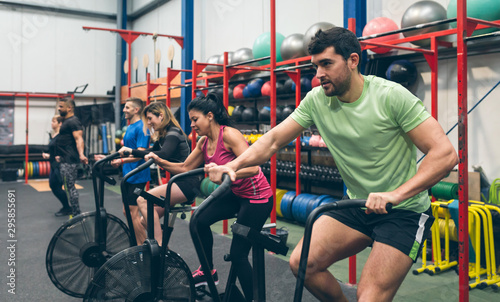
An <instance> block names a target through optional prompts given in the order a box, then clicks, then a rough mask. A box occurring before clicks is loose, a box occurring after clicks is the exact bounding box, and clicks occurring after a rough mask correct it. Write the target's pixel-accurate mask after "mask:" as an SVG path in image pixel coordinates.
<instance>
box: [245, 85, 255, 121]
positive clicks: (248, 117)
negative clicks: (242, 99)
mask: <svg viewBox="0 0 500 302" xmlns="http://www.w3.org/2000/svg"><path fill="white" fill-rule="evenodd" d="M247 87H248V86H247ZM258 114H259V113H258V112H257V109H255V108H253V107H248V108H245V110H243V112H242V113H241V120H242V121H243V122H253V121H256V120H257V116H258Z"/></svg>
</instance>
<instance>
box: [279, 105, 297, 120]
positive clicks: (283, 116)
mask: <svg viewBox="0 0 500 302" xmlns="http://www.w3.org/2000/svg"><path fill="white" fill-rule="evenodd" d="M294 110H295V106H294V105H286V106H285V108H283V111H282V112H281V119H282V120H285V119H286V118H287V117H288V116H289V115H290V114H292V112H293V111H294Z"/></svg>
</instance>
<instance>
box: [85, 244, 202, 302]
mask: <svg viewBox="0 0 500 302" xmlns="http://www.w3.org/2000/svg"><path fill="white" fill-rule="evenodd" d="M164 272H165V275H164V279H163V292H162V294H161V297H160V299H161V301H164V302H168V301H193V302H194V301H195V288H194V284H193V282H192V281H193V277H192V275H191V271H190V270H189V267H188V266H187V265H186V263H185V262H184V260H182V258H181V257H180V256H179V255H178V254H176V253H175V252H172V251H170V250H168V251H167V252H166V254H165V267H164ZM84 301H89V302H90V301H92V302H94V301H130V302H132V301H133V302H145V301H158V300H155V297H153V294H152V289H151V254H150V252H149V249H148V247H146V246H136V247H132V248H130V249H126V250H124V251H122V252H120V253H119V254H117V255H116V256H115V257H113V258H111V259H110V260H109V261H108V262H106V263H105V264H104V265H103V266H102V267H101V268H100V269H99V271H98V272H97V273H96V274H95V276H94V278H93V279H92V282H91V283H90V284H89V287H88V288H87V292H86V293H85V298H84Z"/></svg>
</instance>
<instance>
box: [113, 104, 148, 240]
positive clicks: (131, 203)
mask: <svg viewBox="0 0 500 302" xmlns="http://www.w3.org/2000/svg"><path fill="white" fill-rule="evenodd" d="M143 108H144V105H143V102H142V100H141V99H139V98H134V97H132V98H128V99H127V100H126V101H125V107H124V108H123V113H124V114H125V118H126V119H127V120H128V121H129V126H128V127H127V131H126V133H125V136H124V137H123V145H124V146H125V147H129V148H132V149H139V150H146V149H147V148H148V147H149V132H148V131H147V130H146V132H145V128H144V124H143V122H142V120H141V114H142V109H143ZM143 163H144V159H140V160H139V159H137V158H133V157H124V158H119V159H115V160H113V161H112V162H111V165H112V166H113V167H119V166H120V165H122V166H123V170H122V171H123V176H125V175H127V174H128V173H129V172H130V171H132V170H133V169H135V168H137V167H138V166H139V165H141V164H143ZM150 180H151V174H150V170H149V168H147V169H144V170H143V171H141V172H139V173H137V174H135V175H133V176H131V177H130V178H129V179H128V180H127V182H126V183H125V190H124V192H122V194H123V196H124V198H123V200H124V201H125V202H126V203H127V205H128V207H129V209H130V215H131V216H132V223H133V225H134V232H135V233H136V238H144V236H145V235H142V236H138V234H137V232H141V231H142V232H144V227H142V225H141V216H140V214H139V209H138V207H137V195H135V194H134V190H135V189H136V188H140V189H144V186H145V185H146V183H147V182H148V181H150ZM124 206H126V205H124ZM123 213H124V215H125V208H124V209H123ZM137 243H138V244H142V242H137Z"/></svg>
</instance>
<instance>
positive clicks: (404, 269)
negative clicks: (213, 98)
mask: <svg viewBox="0 0 500 302" xmlns="http://www.w3.org/2000/svg"><path fill="white" fill-rule="evenodd" d="M309 52H310V53H311V55H312V57H311V62H312V64H313V66H314V67H315V68H316V77H317V78H318V79H319V80H320V82H321V86H320V87H316V88H315V89H313V90H312V91H311V92H309V93H308V94H307V96H306V97H305V98H304V100H303V101H302V102H301V104H300V105H299V106H298V108H297V109H296V110H295V111H294V112H293V113H292V114H291V116H289V117H288V118H287V119H286V120H285V121H283V122H282V123H281V124H279V125H278V126H277V127H275V128H273V129H272V130H271V131H269V132H268V133H266V134H265V135H264V136H262V137H261V138H259V140H258V141H257V142H255V143H254V144H253V145H252V146H251V147H250V148H249V149H248V150H247V151H245V152H244V153H243V154H241V155H240V156H239V157H238V158H237V159H235V160H234V161H232V162H231V163H228V164H227V165H225V166H222V167H215V166H208V167H207V168H206V170H207V171H209V172H210V178H211V179H212V180H213V181H219V180H220V177H221V173H229V175H230V176H231V178H232V179H234V177H235V172H234V171H237V170H239V169H242V168H244V167H248V166H254V165H260V164H262V163H264V162H265V161H266V160H267V159H269V158H270V157H271V156H272V155H273V154H274V153H275V152H276V151H278V150H279V149H280V148H282V147H284V146H285V145H287V144H288V143H289V142H290V141H292V140H293V139H294V138H295V137H297V136H299V135H300V134H301V132H302V131H303V130H304V129H307V128H308V127H310V126H311V125H313V124H314V125H316V127H317V128H318V130H319V133H320V134H321V136H322V137H323V140H324V141H325V143H326V145H327V147H328V149H329V151H330V152H331V153H332V156H333V158H334V160H335V163H336V164H337V167H338V169H339V172H340V174H341V176H342V178H343V180H344V182H345V184H346V186H347V194H348V196H349V198H357V199H366V200H367V201H366V209H358V208H356V209H346V210H340V211H332V212H329V213H327V214H326V215H322V216H321V217H320V218H318V220H317V221H316V222H315V223H314V228H313V233H312V241H311V249H310V254H309V259H308V266H307V275H306V280H305V285H306V287H307V289H308V290H309V291H310V292H311V293H312V294H313V295H314V296H316V298H318V299H319V300H321V301H346V298H345V296H344V295H343V293H342V290H341V289H340V286H339V284H338V282H337V280H336V279H335V277H334V276H333V275H332V274H331V273H330V272H329V271H328V270H327V269H328V267H329V266H330V265H331V264H333V263H335V262H337V261H339V260H342V259H345V258H347V257H349V256H352V255H355V254H356V253H358V252H360V251H362V250H363V249H365V248H366V247H368V246H371V247H372V250H371V253H370V256H369V258H368V260H367V262H366V264H365V266H364V268H363V272H362V274H361V279H360V281H359V284H358V293H357V295H358V300H362V301H372V300H376V301H390V300H392V299H393V298H394V295H395V294H396V292H397V289H398V288H399V286H400V285H401V283H402V282H403V280H404V278H405V276H406V274H407V273H408V271H409V269H410V267H411V265H412V263H413V262H414V261H416V259H417V256H418V253H419V252H420V250H421V246H422V245H421V244H422V243H423V241H424V240H425V239H426V237H427V236H428V234H429V230H430V227H431V225H432V223H433V221H434V218H433V217H432V213H431V210H430V202H429V197H428V195H427V189H429V188H430V187H431V186H433V185H434V184H435V183H437V182H438V181H439V180H441V179H442V178H443V177H444V176H445V175H446V174H447V173H448V172H449V171H450V170H451V169H452V168H453V167H454V166H455V165H456V164H457V162H458V157H457V154H456V151H455V149H454V148H453V146H452V144H451V142H450V141H449V139H448V138H447V137H446V135H445V133H444V131H443V129H442V128H441V126H440V125H439V123H438V122H437V121H436V120H435V119H434V118H432V117H431V116H430V115H429V114H428V113H427V112H426V110H425V108H424V106H423V104H422V102H421V101H420V100H419V99H418V98H416V97H415V96H413V95H412V94H411V93H410V92H408V91H407V90H406V89H405V88H403V87H402V86H401V85H399V84H396V83H392V82H390V81H387V80H384V79H381V78H377V77H374V76H363V75H362V74H361V73H360V72H359V69H358V65H359V61H360V57H361V47H360V44H359V42H358V40H357V38H356V36H355V35H354V34H353V33H352V32H350V31H348V30H346V29H344V28H340V27H335V28H332V29H329V30H326V31H321V30H320V31H318V32H317V33H316V35H315V36H314V38H313V39H312V40H311V43H310V44H309ZM416 148H418V149H419V150H421V151H422V152H423V153H425V154H426V157H425V159H424V160H423V161H422V163H421V164H420V166H419V167H418V169H417V166H416ZM387 203H391V204H392V205H393V206H394V208H393V210H392V211H390V213H387V211H386V204H387ZM301 250H302V241H301V242H300V243H299V244H298V245H297V246H296V248H295V250H294V251H293V253H292V255H291V257H290V267H291V269H292V271H293V273H294V274H295V275H297V271H298V266H299V259H300V253H301Z"/></svg>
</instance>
